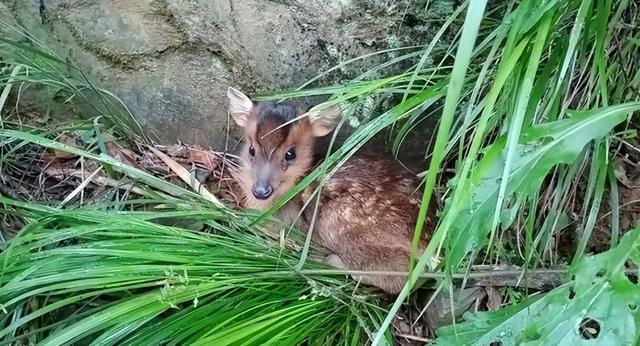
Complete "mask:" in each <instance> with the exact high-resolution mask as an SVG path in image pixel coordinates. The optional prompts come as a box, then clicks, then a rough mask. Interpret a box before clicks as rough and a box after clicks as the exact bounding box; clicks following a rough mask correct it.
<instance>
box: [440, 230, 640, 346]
mask: <svg viewBox="0 0 640 346" xmlns="http://www.w3.org/2000/svg"><path fill="white" fill-rule="evenodd" d="M627 260H630V262H632V263H633V264H634V265H635V266H638V265H639V264H640V228H636V229H634V230H632V231H630V232H628V233H627V234H625V236H624V237H623V238H622V240H621V241H620V244H619V245H618V246H617V247H615V248H613V249H612V250H609V251H607V252H604V253H601V254H598V255H592V256H586V257H583V258H582V259H581V260H580V262H578V263H577V265H576V266H575V267H573V268H571V269H570V274H571V276H572V277H573V280H572V281H570V282H569V283H568V284H565V285H563V286H561V287H559V288H556V289H555V290H553V291H551V292H549V293H547V294H545V295H544V296H543V297H541V298H539V299H536V300H533V301H531V300H527V301H525V302H523V303H521V304H518V305H515V306H508V307H506V308H503V309H500V310H498V311H495V312H480V313H476V314H468V315H466V316H465V319H466V320H465V321H464V322H462V323H458V324H457V325H454V326H446V327H442V328H440V329H439V330H438V332H437V335H438V338H437V341H436V344H438V345H488V344H490V343H491V342H500V345H502V346H511V345H575V346H581V345H594V344H597V345H612V346H613V345H636V344H637V342H638V341H639V338H640V333H639V331H638V325H637V321H638V320H640V309H639V307H638V303H639V302H640V285H638V283H634V282H632V281H631V280H630V279H629V278H628V277H627V276H626V274H625V271H624V270H625V263H626V261H627ZM591 320H593V321H594V322H589V323H585V322H587V321H591ZM591 333H593V334H591Z"/></svg>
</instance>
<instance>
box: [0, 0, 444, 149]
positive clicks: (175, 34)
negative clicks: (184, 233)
mask: <svg viewBox="0 0 640 346" xmlns="http://www.w3.org/2000/svg"><path fill="white" fill-rule="evenodd" d="M2 3H4V4H5V5H6V6H7V9H8V11H9V13H10V15H11V16H12V17H13V18H14V19H15V20H16V21H17V22H18V23H20V25H22V26H24V27H25V28H27V29H28V30H29V31H30V32H31V33H33V34H34V35H35V36H36V37H39V38H40V39H42V40H43V41H45V42H46V43H47V44H49V45H51V46H54V48H55V49H57V50H58V51H59V52H61V53H62V54H65V55H69V56H70V57H71V58H72V59H73V60H74V61H76V62H77V63H78V65H79V66H80V67H81V68H82V69H84V70H85V71H87V73H88V75H89V76H91V77H92V78H93V79H94V80H96V81H98V82H99V83H101V84H102V85H103V86H105V87H106V88H108V89H111V90H113V91H114V92H115V93H116V94H117V95H118V96H120V97H121V98H122V99H123V101H124V102H125V103H126V104H127V105H128V106H129V107H130V108H131V110H132V111H133V112H134V114H136V115H137V116H138V118H139V120H140V121H141V123H142V124H143V125H144V127H145V128H146V129H148V130H151V131H153V132H155V133H156V135H157V136H158V137H159V139H160V140H161V141H175V140H180V141H184V142H189V143H194V144H201V145H210V146H213V147H216V148H220V149H221V148H223V147H224V146H225V144H226V143H227V142H226V136H227V132H228V131H227V130H228V129H227V127H228V125H229V122H228V119H227V106H226V98H225V91H226V88H227V86H228V85H233V86H235V87H237V88H240V89H242V90H243V91H246V92H248V93H251V92H255V91H267V90H278V89H285V88H292V87H296V86H298V85H300V84H301V83H303V82H304V81H306V80H308V79H309V78H312V77H314V76H315V75H317V74H318V73H319V72H322V71H323V70H325V69H327V68H329V67H332V66H334V65H336V64H339V63H341V62H344V61H346V60H348V59H351V58H353V57H357V56H360V55H363V54H366V53H370V52H373V51H377V50H380V49H385V48H389V47H394V46H396V47H397V46H403V45H416V44H424V43H426V42H428V40H429V39H430V37H431V36H430V35H431V34H432V33H434V32H435V29H432V28H430V26H429V25H430V24H429V18H428V16H425V15H424V14H422V12H421V11H423V10H424V6H425V4H426V3H427V1H424V0H420V1H415V0H397V1H386V0H323V1H317V0H277V1H276V0H136V1H131V0H101V1H92V0H3V1H0V5H1V4H2ZM431 3H436V4H438V6H439V7H438V8H439V11H440V12H442V13H440V14H438V15H446V14H447V13H450V12H451V11H452V10H453V6H454V4H453V1H452V0H440V1H431ZM429 6H432V5H429ZM416 13H418V14H416ZM386 58H388V56H381V57H379V59H386ZM375 63H376V61H375V60H368V61H366V62H365V63H363V64H356V65H353V66H351V65H350V66H349V67H348V68H344V69H341V71H339V73H338V74H336V75H334V76H333V77H332V78H333V79H332V80H329V81H328V82H336V81H338V80H340V79H341V78H344V77H347V76H353V75H355V74H356V73H359V72H362V71H365V70H366V69H367V68H368V67H370V66H372V64H375ZM231 134H232V135H234V134H237V132H236V131H235V130H233V129H232V130H231Z"/></svg>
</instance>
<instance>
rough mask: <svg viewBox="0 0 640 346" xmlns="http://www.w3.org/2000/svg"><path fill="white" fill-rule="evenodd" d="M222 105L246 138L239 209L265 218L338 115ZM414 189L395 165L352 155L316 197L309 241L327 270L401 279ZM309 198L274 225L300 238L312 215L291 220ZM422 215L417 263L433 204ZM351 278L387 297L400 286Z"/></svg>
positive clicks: (233, 101)
mask: <svg viewBox="0 0 640 346" xmlns="http://www.w3.org/2000/svg"><path fill="white" fill-rule="evenodd" d="M227 97H228V98H229V105H230V108H229V113H230V115H231V117H232V118H233V119H234V120H235V122H236V123H237V124H238V125H239V126H241V127H243V128H244V134H245V140H244V147H243V148H242V153H241V154H240V158H241V159H240V161H241V162H240V169H239V180H240V181H239V183H240V185H241V188H242V191H243V193H244V199H245V200H244V206H245V207H246V208H250V209H257V210H261V211H264V210H267V209H269V208H270V207H271V206H272V205H273V203H274V202H275V201H276V200H278V198H280V197H282V196H283V195H284V194H286V193H287V192H288V191H289V190H290V189H291V188H292V187H294V186H295V185H296V184H297V183H298V182H299V181H300V180H301V179H302V178H304V177H305V175H306V174H308V173H309V172H310V171H311V170H312V169H313V168H314V165H315V162H314V160H313V152H314V141H315V139H316V138H318V137H322V136H325V135H327V134H329V133H330V132H331V131H332V130H333V129H334V127H335V126H336V124H337V121H338V119H339V117H340V114H341V111H340V108H339V106H333V107H329V108H327V109H324V110H320V111H315V110H314V109H315V108H312V109H311V110H306V109H303V108H300V107H299V106H297V105H296V104H294V103H271V102H265V103H257V104H254V103H253V102H252V101H251V100H250V99H249V98H248V97H247V96H246V95H244V94H243V93H241V92H240V91H238V90H236V89H233V88H229V89H228V90H227ZM305 113H306V115H305V116H304V117H302V118H301V119H298V120H296V121H295V122H292V123H290V124H288V125H285V126H282V125H283V124H285V123H287V122H290V121H291V120H293V119H296V118H298V117H299V116H301V115H303V114H305ZM417 187H418V179H417V177H416V176H415V175H414V174H412V173H410V172H408V171H407V170H406V169H405V168H404V167H403V166H402V165H401V164H399V163H398V162H396V161H395V160H384V159H380V158H376V157H374V156H372V155H367V154H357V155H354V156H353V157H352V158H351V159H350V160H348V161H347V162H346V163H345V164H344V165H343V166H342V167H341V168H340V169H339V170H337V171H336V172H335V174H334V175H333V176H332V177H330V178H329V180H328V181H327V182H326V184H325V185H324V186H323V187H322V189H321V193H320V197H319V198H320V200H319V205H318V210H317V214H316V218H317V219H316V221H315V226H314V230H313V237H314V239H315V240H316V241H317V242H318V243H319V244H320V245H321V246H323V247H325V248H326V249H328V250H329V251H330V252H331V253H332V254H331V255H329V256H328V257H327V258H326V262H327V263H328V264H330V265H332V266H334V267H337V268H340V269H343V270H354V271H394V272H406V271H407V270H408V266H409V253H410V248H411V239H412V237H413V231H414V228H415V225H416V218H417V215H418V211H419V209H420V198H419V196H418V195H419V194H418V193H417ZM312 192H313V188H312V187H308V188H307V189H306V190H304V191H303V192H301V193H300V194H299V195H298V196H296V197H294V198H293V199H292V200H291V201H289V202H288V203H287V204H286V205H285V206H283V207H282V208H280V209H279V211H278V214H277V217H278V218H279V219H280V220H281V221H283V222H286V223H289V224H293V223H295V225H296V226H297V227H298V228H299V229H300V231H302V232H307V229H308V225H309V224H310V221H311V217H313V209H314V208H312V207H309V208H307V210H305V212H303V214H302V216H301V217H300V218H299V217H298V215H299V212H300V209H301V208H302V207H303V205H304V203H305V201H307V200H308V199H309V198H310V196H311V195H312ZM311 205H313V204H311ZM429 211H430V213H429V215H428V217H427V220H426V223H425V226H424V232H423V236H422V237H421V239H420V242H419V246H418V255H420V254H422V252H423V251H424V248H425V247H426V244H427V242H428V240H429V239H430V237H431V233H432V231H433V227H434V226H435V223H434V222H435V204H434V203H433V202H432V204H431V205H430V206H429ZM354 278H356V279H358V280H360V281H361V282H362V283H364V284H368V285H372V286H376V287H378V288H380V289H382V290H384V291H386V292H387V293H390V294H397V293H399V292H400V290H401V289H402V287H403V286H404V284H405V282H406V276H402V275H396V276H390V275H387V276H383V275H377V276H376V275H360V276H354Z"/></svg>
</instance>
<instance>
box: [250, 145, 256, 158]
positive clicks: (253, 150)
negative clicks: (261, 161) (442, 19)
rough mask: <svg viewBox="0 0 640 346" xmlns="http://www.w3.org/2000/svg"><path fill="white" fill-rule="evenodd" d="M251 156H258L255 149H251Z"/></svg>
mask: <svg viewBox="0 0 640 346" xmlns="http://www.w3.org/2000/svg"><path fill="white" fill-rule="evenodd" d="M249 155H251V157H254V156H256V150H255V149H253V147H249Z"/></svg>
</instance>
